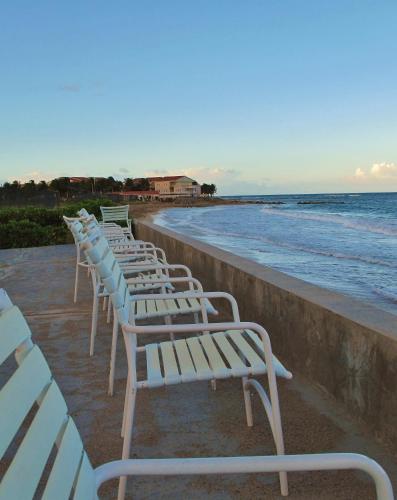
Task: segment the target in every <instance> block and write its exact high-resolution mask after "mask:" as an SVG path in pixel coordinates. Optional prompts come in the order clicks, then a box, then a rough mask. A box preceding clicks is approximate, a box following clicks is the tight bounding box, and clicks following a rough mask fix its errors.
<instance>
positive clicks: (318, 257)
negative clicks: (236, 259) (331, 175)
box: [155, 193, 397, 314]
mask: <svg viewBox="0 0 397 500" xmlns="http://www.w3.org/2000/svg"><path fill="white" fill-rule="evenodd" d="M225 198H226V197H225ZM228 198H233V199H239V200H241V201H250V202H252V201H255V202H265V203H266V204H259V203H258V204H241V205H240V204H238V205H219V206H211V207H205V208H171V209H167V210H164V211H162V212H160V213H159V214H158V215H156V216H155V222H156V223H157V224H160V225H162V226H165V227H168V228H170V229H172V230H174V231H177V232H179V233H183V234H187V235H189V236H191V237H193V238H197V239H199V240H202V241H205V242H207V243H210V244H211V245H215V246H217V247H219V248H223V249H224V250H228V251H230V252H233V253H235V254H237V255H241V256H242V257H245V258H247V259H251V260H254V261H256V262H259V263H260V264H264V265H266V266H269V267H272V268H274V269H277V270H279V271H282V272H284V273H286V274H289V275H291V276H295V277H297V278H300V279H302V280H305V281H307V282H310V283H313V284H316V285H319V286H321V287H323V288H328V289H331V290H334V291H337V292H341V293H343V294H346V295H350V296H352V297H355V298H357V299H360V300H363V301H366V302H369V303H371V304H372V305H374V306H376V307H378V308H380V309H383V310H385V311H388V312H391V313H394V314H397V259H396V256H397V193H363V194H318V195H277V196H233V197H228Z"/></svg>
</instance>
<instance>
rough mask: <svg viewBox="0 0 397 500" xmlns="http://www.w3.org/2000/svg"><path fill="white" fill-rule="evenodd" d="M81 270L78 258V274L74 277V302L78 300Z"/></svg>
mask: <svg viewBox="0 0 397 500" xmlns="http://www.w3.org/2000/svg"><path fill="white" fill-rule="evenodd" d="M79 271H80V266H79V262H78V260H77V262H76V274H75V278H74V295H73V302H74V303H76V302H77V291H78V289H79Z"/></svg>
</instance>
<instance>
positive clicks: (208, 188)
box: [201, 183, 216, 198]
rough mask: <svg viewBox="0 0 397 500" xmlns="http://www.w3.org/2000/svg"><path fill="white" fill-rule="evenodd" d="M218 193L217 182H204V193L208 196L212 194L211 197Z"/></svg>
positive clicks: (202, 191)
mask: <svg viewBox="0 0 397 500" xmlns="http://www.w3.org/2000/svg"><path fill="white" fill-rule="evenodd" d="M215 193H216V186H215V184H205V183H204V184H202V185H201V194H204V195H206V196H211V198H212V197H213V196H214V194H215Z"/></svg>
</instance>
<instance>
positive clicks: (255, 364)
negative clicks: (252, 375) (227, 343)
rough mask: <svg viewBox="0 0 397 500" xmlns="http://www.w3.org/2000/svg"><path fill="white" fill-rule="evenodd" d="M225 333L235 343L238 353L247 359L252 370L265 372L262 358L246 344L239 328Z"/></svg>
mask: <svg viewBox="0 0 397 500" xmlns="http://www.w3.org/2000/svg"><path fill="white" fill-rule="evenodd" d="M226 335H227V336H228V337H229V338H230V339H231V340H232V341H233V342H234V344H236V346H237V348H238V350H239V351H240V353H241V354H242V355H243V356H244V358H245V359H246V360H247V361H248V363H249V364H250V366H251V369H252V370H255V372H256V373H258V372H259V371H260V370H263V373H265V372H266V364H265V362H264V360H263V359H261V358H260V357H259V355H258V354H257V353H256V352H255V351H254V349H253V348H252V347H251V346H250V345H249V344H248V342H247V341H246V340H245V339H244V338H243V336H242V335H241V333H240V331H239V330H229V331H227V332H226Z"/></svg>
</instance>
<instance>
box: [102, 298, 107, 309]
mask: <svg viewBox="0 0 397 500" xmlns="http://www.w3.org/2000/svg"><path fill="white" fill-rule="evenodd" d="M107 301H108V298H107V296H106V295H105V296H104V297H103V302H102V311H104V310H105V309H106V305H107Z"/></svg>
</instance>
